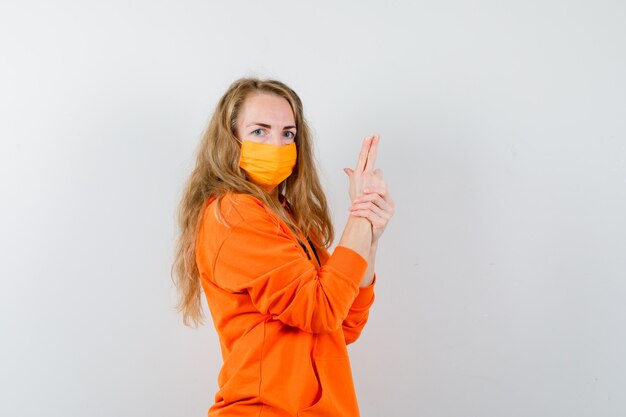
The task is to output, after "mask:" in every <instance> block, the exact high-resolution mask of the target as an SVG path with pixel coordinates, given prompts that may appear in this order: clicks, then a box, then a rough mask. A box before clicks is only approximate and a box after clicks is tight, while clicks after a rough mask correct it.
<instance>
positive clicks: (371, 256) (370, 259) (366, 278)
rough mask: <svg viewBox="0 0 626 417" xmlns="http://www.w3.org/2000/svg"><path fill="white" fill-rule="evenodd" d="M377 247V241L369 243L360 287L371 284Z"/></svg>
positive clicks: (374, 270)
mask: <svg viewBox="0 0 626 417" xmlns="http://www.w3.org/2000/svg"><path fill="white" fill-rule="evenodd" d="M377 249H378V242H373V243H371V244H370V249H369V253H368V255H367V257H366V258H365V259H366V260H367V270H366V271H365V274H364V275H363V280H362V281H361V285H360V286H361V287H367V286H368V285H371V284H372V282H373V281H374V272H376V267H375V264H376V250H377Z"/></svg>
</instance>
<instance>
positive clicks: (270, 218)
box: [173, 78, 394, 417]
mask: <svg viewBox="0 0 626 417" xmlns="http://www.w3.org/2000/svg"><path fill="white" fill-rule="evenodd" d="M378 140H379V138H378V136H377V135H374V136H370V137H367V138H365V139H364V141H363V145H362V148H361V152H360V155H359V158H358V163H357V166H356V168H355V169H354V170H352V169H348V168H346V169H344V171H345V172H346V174H347V175H348V177H349V190H348V191H349V197H350V199H351V201H352V206H351V208H350V216H349V217H348V220H347V223H346V226H345V228H344V230H343V233H342V235H341V238H340V240H339V244H338V246H337V247H336V248H335V250H334V251H333V253H332V254H330V253H329V252H328V251H327V248H329V247H330V244H331V243H332V241H333V227H332V224H331V221H330V216H329V212H328V205H327V202H326V198H325V196H324V193H323V191H322V188H321V186H320V182H319V179H318V176H317V172H316V169H315V165H314V162H313V161H314V158H313V154H312V146H311V137H310V133H309V129H308V127H307V123H306V121H305V119H304V114H303V108H302V103H301V101H300V98H299V97H298V95H297V94H296V93H295V92H294V91H293V90H291V89H290V88H289V87H287V86H286V85H285V84H283V83H281V82H279V81H275V80H259V79H254V78H243V79H239V80H237V81H235V82H234V83H233V84H232V85H231V86H230V87H229V88H228V90H227V91H226V93H225V94H224V96H223V97H222V98H221V100H220V101H219V104H218V105H217V108H216V110H215V112H214V114H213V117H212V118H211V121H210V122H209V125H208V128H207V130H206V132H205V133H204V135H203V138H202V141H201V143H200V146H199V149H198V154H197V162H196V166H195V168H194V170H193V172H192V174H191V176H190V178H189V180H188V182H187V184H186V187H185V190H184V193H183V198H182V201H181V204H180V207H179V212H178V215H179V227H180V232H181V234H180V237H179V241H178V247H177V254H176V259H175V262H174V265H173V266H174V268H175V273H176V282H177V286H178V289H179V292H180V304H179V306H178V307H179V310H180V311H181V312H182V314H183V319H184V322H185V324H195V325H197V324H198V323H200V322H201V321H202V318H203V315H202V308H201V293H202V291H204V294H205V296H206V299H207V303H208V306H209V309H210V311H211V316H212V319H213V323H214V325H215V327H216V330H217V333H218V335H219V339H220V345H221V352H222V358H223V367H222V369H221V371H220V374H219V376H218V385H219V391H218V393H217V394H216V395H215V403H214V404H213V405H212V406H211V407H210V409H209V413H208V414H209V416H218V415H219V416H255V417H257V416H276V417H278V416H281V417H283V416H342V417H352V416H358V415H359V411H358V406H357V401H356V396H355V392H354V386H353V382H352V376H351V370H350V363H349V360H348V353H347V349H346V345H348V344H349V343H352V342H354V341H355V340H356V339H357V338H358V337H359V335H360V333H361V330H362V329H363V326H364V325H365V323H366V321H367V318H368V312H369V308H370V306H371V305H372V303H373V301H374V290H373V287H374V282H375V274H374V260H375V257H376V248H377V246H378V239H379V238H380V235H381V234H382V233H383V231H384V229H385V227H386V225H387V222H388V221H389V219H390V218H391V216H392V215H393V212H394V203H393V200H392V199H391V197H390V195H389V193H388V192H387V189H386V185H385V182H384V180H383V178H382V172H381V171H380V170H377V169H374V163H375V160H376V151H377V146H378Z"/></svg>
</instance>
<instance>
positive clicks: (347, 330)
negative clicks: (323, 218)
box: [315, 242, 376, 345]
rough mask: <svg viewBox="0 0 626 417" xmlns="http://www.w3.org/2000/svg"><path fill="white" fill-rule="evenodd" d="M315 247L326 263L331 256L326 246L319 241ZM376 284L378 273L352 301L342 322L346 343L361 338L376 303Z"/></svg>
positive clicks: (321, 259) (323, 262)
mask: <svg viewBox="0 0 626 417" xmlns="http://www.w3.org/2000/svg"><path fill="white" fill-rule="evenodd" d="M315 248H316V250H317V252H318V254H319V257H320V262H321V263H322V265H324V264H325V263H326V262H327V261H328V258H329V256H330V255H329V253H328V251H327V250H326V249H325V248H323V247H320V246H319V245H318V244H317V242H316V245H315ZM374 284H376V274H374V280H373V281H372V283H371V284H370V285H368V286H367V287H364V288H359V293H358V294H357V296H356V298H355V299H354V301H353V302H352V305H351V306H350V309H349V310H348V315H347V316H346V318H345V319H344V321H343V323H342V324H341V327H342V330H343V335H344V338H345V341H346V345H349V344H350V343H353V342H355V341H356V340H357V339H358V338H359V336H360V335H361V332H362V331H363V328H364V327H365V324H366V323H367V319H368V318H369V311H370V307H371V306H372V304H373V303H374V298H375V295H374Z"/></svg>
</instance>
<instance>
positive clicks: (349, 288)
mask: <svg viewBox="0 0 626 417" xmlns="http://www.w3.org/2000/svg"><path fill="white" fill-rule="evenodd" d="M227 211H228V212H230V213H231V215H229V216H228V217H229V218H228V219H226V221H227V222H228V223H229V224H230V227H229V229H228V230H229V232H228V234H227V235H226V237H225V238H224V240H223V242H222V243H221V246H220V248H219V250H218V251H217V253H216V256H215V260H214V263H213V265H214V268H213V277H214V280H215V282H216V284H217V285H218V286H220V287H221V288H222V289H224V290H226V291H230V292H247V293H248V294H249V295H250V298H251V300H252V303H253V304H254V305H255V306H256V308H257V309H258V310H259V311H260V312H261V313H264V314H269V315H271V316H272V317H273V318H275V319H277V320H280V321H282V322H283V323H285V324H287V325H290V326H294V327H297V328H300V329H302V330H304V331H307V332H311V333H322V332H332V331H335V330H336V329H338V328H339V327H340V326H341V325H342V323H343V322H344V320H345V319H346V317H347V316H348V314H349V312H350V308H351V306H352V305H353V302H354V300H355V299H356V298H357V297H358V296H359V293H360V290H359V283H360V281H361V279H362V277H363V274H364V273H365V270H366V269H367V261H366V260H365V259H364V258H363V257H362V256H361V255H359V254H358V253H356V252H355V251H353V250H352V249H350V248H347V247H344V246H337V247H336V248H335V250H334V251H333V253H332V255H330V256H329V258H328V260H327V262H326V263H325V264H324V265H323V266H322V267H321V268H320V269H319V270H316V268H315V266H314V265H313V264H312V263H311V262H310V261H309V260H308V259H307V257H306V256H305V254H304V252H303V251H302V248H301V247H300V246H299V244H298V243H297V240H295V238H294V236H293V234H292V233H291V231H290V230H289V229H288V228H287V227H285V225H284V223H282V222H279V221H278V219H277V218H276V216H273V215H272V214H270V213H269V212H267V210H266V209H265V207H264V206H263V205H262V203H261V202H260V201H259V200H257V199H256V198H254V197H250V196H244V195H240V196H238V197H237V200H236V205H235V206H234V210H227ZM234 212H236V213H238V215H237V216H233V215H232V213H234Z"/></svg>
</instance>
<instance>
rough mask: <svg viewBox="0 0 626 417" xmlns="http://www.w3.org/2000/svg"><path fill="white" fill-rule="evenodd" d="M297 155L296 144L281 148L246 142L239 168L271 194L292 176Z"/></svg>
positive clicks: (242, 149) (242, 144)
mask: <svg viewBox="0 0 626 417" xmlns="http://www.w3.org/2000/svg"><path fill="white" fill-rule="evenodd" d="M297 155H298V154H297V151H296V143H295V142H292V143H290V144H289V145H284V146H279V145H269V144H267V143H258V142H252V141H250V140H244V141H243V142H242V143H241V158H240V159H239V166H240V167H241V169H243V170H244V171H246V172H247V173H248V175H249V176H250V178H251V179H252V181H253V182H254V183H255V184H257V185H259V186H260V187H262V188H263V189H264V190H265V191H267V192H270V191H272V190H273V189H274V188H275V187H276V186H277V185H278V184H280V183H281V182H283V181H284V180H285V179H286V178H287V177H289V176H290V175H291V173H292V171H293V167H294V166H295V165H296V157H297Z"/></svg>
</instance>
